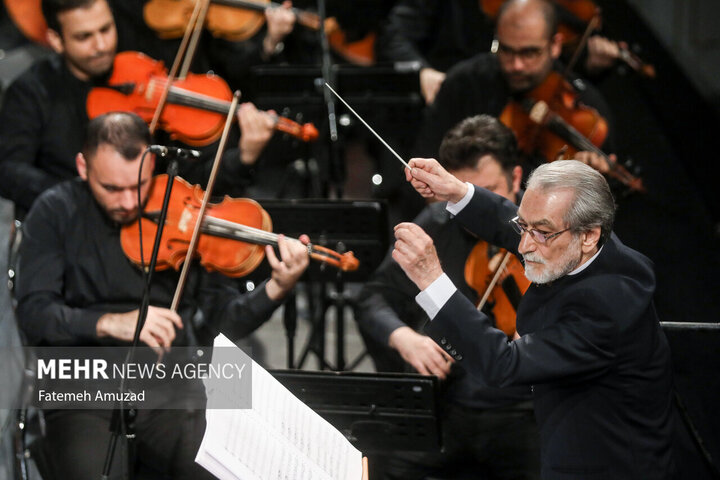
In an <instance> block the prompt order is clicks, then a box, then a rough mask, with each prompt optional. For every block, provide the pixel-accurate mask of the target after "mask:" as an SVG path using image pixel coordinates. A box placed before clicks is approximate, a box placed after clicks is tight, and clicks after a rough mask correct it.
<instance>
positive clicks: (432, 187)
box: [405, 158, 468, 203]
mask: <svg viewBox="0 0 720 480" xmlns="http://www.w3.org/2000/svg"><path fill="white" fill-rule="evenodd" d="M408 165H409V166H410V168H409V169H407V168H406V169H405V179H406V180H407V181H408V182H410V183H411V184H412V186H413V188H414V189H415V190H417V192H418V193H419V194H420V195H422V196H423V197H425V198H431V199H435V200H440V201H449V202H454V203H457V202H459V201H460V200H462V198H463V197H464V196H465V194H466V193H467V189H468V186H467V184H465V183H464V182H462V181H460V180H458V179H457V178H456V177H455V176H454V175H453V174H451V173H450V172H448V171H447V170H445V169H444V168H443V167H442V165H440V163H438V161H437V160H435V159H434V158H413V159H411V160H410V162H408Z"/></svg>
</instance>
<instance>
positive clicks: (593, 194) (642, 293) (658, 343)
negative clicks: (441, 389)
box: [392, 158, 676, 480]
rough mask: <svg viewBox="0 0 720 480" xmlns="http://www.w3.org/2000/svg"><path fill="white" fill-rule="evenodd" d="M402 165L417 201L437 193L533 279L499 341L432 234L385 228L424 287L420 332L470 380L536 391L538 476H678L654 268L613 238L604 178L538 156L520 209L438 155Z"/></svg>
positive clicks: (397, 256) (621, 479)
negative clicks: (511, 332)
mask: <svg viewBox="0 0 720 480" xmlns="http://www.w3.org/2000/svg"><path fill="white" fill-rule="evenodd" d="M409 166H410V170H406V179H407V180H408V181H410V182H411V183H412V185H413V187H414V188H415V189H416V190H417V191H418V192H419V193H420V194H421V195H422V196H423V197H425V198H428V199H432V198H435V199H438V200H446V201H447V202H448V204H447V205H448V206H447V208H448V211H449V212H451V213H453V214H454V215H455V217H454V219H453V221H456V222H459V223H461V224H462V225H463V226H464V227H465V228H468V229H470V230H471V231H472V232H474V233H475V234H477V235H482V236H486V237H487V238H493V239H496V241H497V242H499V243H500V244H501V245H503V246H504V247H505V248H507V249H508V250H510V251H512V252H513V253H515V254H517V255H521V256H522V258H523V260H524V263H525V274H526V276H527V278H528V279H530V280H531V281H532V282H533V283H532V285H531V286H530V288H528V290H527V291H526V292H525V295H523V297H522V300H521V301H520V306H519V308H518V314H517V327H518V333H519V334H520V338H518V339H516V340H514V341H512V342H508V341H507V337H506V336H505V334H504V332H501V331H499V330H497V329H495V328H493V327H492V326H491V324H490V322H489V321H488V318H487V316H486V315H483V314H482V313H479V312H477V310H476V308H475V307H474V306H473V305H472V304H471V303H470V302H468V301H467V299H465V298H463V296H462V295H458V294H457V291H456V287H455V286H454V284H453V281H452V280H450V279H449V278H448V277H447V275H445V274H444V273H443V267H442V266H441V265H440V262H439V261H438V258H437V255H436V253H435V249H434V247H433V242H432V239H431V238H430V237H429V236H428V235H427V234H425V233H424V232H423V230H422V229H421V228H420V227H418V226H417V225H414V224H411V223H403V224H400V225H397V226H396V227H395V238H396V242H395V249H394V250H393V253H392V257H393V259H394V260H395V261H397V262H398V264H399V265H400V266H401V268H402V269H403V271H405V273H406V274H407V275H408V277H409V278H410V279H411V280H412V281H413V283H414V284H415V285H416V286H417V287H418V288H419V289H420V290H421V293H420V294H419V295H418V296H417V297H416V299H417V302H418V304H419V305H421V306H422V307H423V309H424V310H425V311H426V312H427V313H428V315H429V316H430V318H431V320H430V322H428V325H427V327H426V329H425V331H426V332H427V333H428V335H429V336H430V337H432V338H433V339H434V340H435V341H437V342H439V343H440V344H444V345H449V346H450V347H449V348H450V349H451V350H453V351H456V352H457V355H459V356H461V357H462V362H463V364H464V366H465V368H466V369H467V371H468V372H469V373H470V374H471V375H473V376H474V377H475V378H476V379H477V381H479V382H484V383H485V384H487V385H491V386H511V385H532V386H533V387H532V390H533V402H534V405H535V417H536V418H537V422H538V427H539V429H540V438H541V447H542V460H541V463H542V478H546V479H559V478H567V479H578V480H580V479H588V478H593V477H595V478H613V479H618V480H634V479H638V478H643V479H656V480H660V479H671V478H676V475H675V472H673V470H674V459H673V453H672V444H673V429H674V423H675V418H674V410H673V402H672V400H673V388H672V385H673V380H672V365H671V359H670V347H669V345H668V342H667V339H666V338H665V335H664V333H663V331H662V329H661V327H660V322H659V321H658V316H657V313H656V311H655V306H654V304H653V295H654V291H655V274H654V272H653V265H652V262H651V261H650V260H649V259H648V258H647V257H645V256H644V255H642V254H640V253H639V252H636V251H634V250H632V249H630V248H628V247H627V246H625V245H624V244H623V243H622V242H621V241H620V240H619V239H618V237H617V236H616V235H615V234H614V233H613V221H614V218H615V202H614V200H613V197H612V194H611V192H610V188H609V185H608V184H607V181H606V180H605V178H604V177H603V176H602V175H600V174H599V173H598V172H597V171H595V170H593V169H592V168H590V167H588V166H587V165H583V164H582V163H580V162H576V161H572V160H569V161H568V160H566V161H557V162H553V163H548V164H543V165H541V166H539V167H538V168H537V169H535V170H534V171H533V172H532V173H531V175H530V177H529V179H528V181H527V184H526V185H527V187H526V190H525V194H524V195H523V198H522V201H521V202H520V206H519V207H518V206H516V205H514V204H512V203H510V202H508V201H507V200H506V199H504V198H502V197H501V196H499V195H495V194H494V193H492V192H489V191H487V190H485V189H482V188H478V187H476V186H473V185H470V184H467V183H464V182H462V181H460V180H458V179H457V178H456V177H455V176H453V175H451V174H449V173H448V172H447V171H446V170H445V169H444V168H443V167H442V166H440V165H439V163H438V162H437V161H436V160H433V159H421V158H413V159H411V160H410V162H409ZM630 392H632V393H630Z"/></svg>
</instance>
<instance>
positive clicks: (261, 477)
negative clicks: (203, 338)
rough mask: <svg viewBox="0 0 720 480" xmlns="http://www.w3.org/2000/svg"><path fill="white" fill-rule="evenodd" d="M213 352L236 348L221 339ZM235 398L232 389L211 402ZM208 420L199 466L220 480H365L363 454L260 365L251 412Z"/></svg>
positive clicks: (212, 414)
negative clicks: (229, 397) (224, 348)
mask: <svg viewBox="0 0 720 480" xmlns="http://www.w3.org/2000/svg"><path fill="white" fill-rule="evenodd" d="M214 346H215V347H229V346H231V347H234V344H233V343H232V342H231V341H230V340H228V339H227V338H226V337H225V336H223V335H218V337H217V338H216V339H215V343H214ZM235 348H237V347H235ZM213 358H214V355H213ZM233 394H237V392H233V391H232V388H231V387H230V388H223V390H222V391H218V390H217V389H215V390H213V391H210V390H208V398H210V396H211V395H233ZM206 418H207V428H206V430H205V436H204V438H203V441H202V444H201V446H200V450H199V451H198V454H197V456H196V458H195V461H196V462H198V463H199V464H200V465H202V466H203V467H205V468H206V469H207V470H208V471H210V472H211V473H212V474H213V475H215V476H216V477H218V478H220V479H221V480H235V479H240V480H270V479H273V480H276V479H288V480H302V479H308V480H309V479H327V480H360V478H361V476H362V455H361V453H360V452H359V451H358V450H357V449H356V448H355V447H353V446H352V444H351V443H350V442H349V441H348V440H347V439H346V438H345V437H344V436H343V435H342V434H341V433H340V432H339V431H338V430H337V429H335V427H333V426H332V425H330V424H329V423H328V422H327V421H325V420H324V419H323V418H322V417H320V416H319V415H318V414H317V413H315V412H314V411H313V410H312V409H310V407H308V406H307V405H305V404H304V403H302V402H301V401H300V400H298V399H297V398H296V397H295V396H294V395H293V394H292V393H290V391H288V390H287V389H286V388H285V387H284V386H282V385H281V384H280V383H279V382H278V381H277V380H276V379H275V378H274V377H273V376H272V375H270V374H269V373H268V372H267V371H266V370H264V369H263V368H262V367H260V366H259V365H257V364H256V363H255V362H252V408H251V409H243V410H230V409H225V410H220V409H218V410H211V409H208V410H207V412H206Z"/></svg>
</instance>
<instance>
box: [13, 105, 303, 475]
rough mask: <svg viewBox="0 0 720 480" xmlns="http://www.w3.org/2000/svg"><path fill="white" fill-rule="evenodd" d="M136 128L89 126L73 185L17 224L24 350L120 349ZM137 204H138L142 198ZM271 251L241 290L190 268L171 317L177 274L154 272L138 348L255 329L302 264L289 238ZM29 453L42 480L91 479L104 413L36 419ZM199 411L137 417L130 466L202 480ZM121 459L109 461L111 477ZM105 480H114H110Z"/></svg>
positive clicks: (111, 121)
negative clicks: (44, 467) (37, 435)
mask: <svg viewBox="0 0 720 480" xmlns="http://www.w3.org/2000/svg"><path fill="white" fill-rule="evenodd" d="M149 141H150V135H149V132H148V127H147V125H146V124H145V123H144V122H143V121H142V120H141V119H140V118H139V117H137V116H135V115H134V114H129V113H111V114H107V115H103V116H100V117H97V118H95V119H93V120H92V121H90V122H89V124H88V130H87V137H86V140H85V143H84V146H83V148H82V152H81V153H79V154H78V155H77V158H76V163H77V168H78V172H79V174H80V177H81V178H80V179H74V180H69V181H66V182H63V183H61V184H59V185H56V186H55V187H53V188H51V189H49V190H47V191H46V192H44V193H43V194H42V195H41V196H40V197H39V198H38V200H37V201H36V202H35V204H34V206H33V207H32V209H31V211H30V213H29V214H28V216H27V218H26V221H25V223H24V238H23V242H22V245H21V252H20V257H21V260H20V264H19V268H18V271H19V272H22V273H20V274H19V277H22V280H21V281H20V282H18V284H17V300H18V306H17V319H18V324H19V326H20V328H21V329H22V331H23V332H24V334H25V336H26V338H27V342H28V343H29V344H31V345H63V346H98V345H127V344H128V343H129V342H130V341H131V340H132V336H133V331H134V328H135V325H136V323H137V314H138V311H137V307H138V305H139V303H140V299H141V297H142V292H143V284H144V279H143V272H142V270H141V269H140V268H139V267H137V266H135V264H134V263H132V262H131V261H130V260H129V259H128V258H127V257H126V256H125V253H124V252H123V250H122V248H121V243H120V230H121V227H122V225H123V224H127V223H128V222H133V221H135V220H136V218H137V216H138V213H139V205H138V202H137V179H138V168H139V165H140V158H141V156H142V153H143V151H144V150H145V148H146V147H147V146H148V142H149ZM152 164H153V161H152V160H150V161H147V160H146V162H145V164H144V167H143V171H142V182H141V195H142V196H143V197H144V198H146V197H147V194H148V189H149V187H150V182H151V181H152V171H153V165H152ZM143 202H144V200H143ZM278 243H279V251H280V255H279V257H277V256H276V255H275V254H274V253H273V251H272V250H271V249H270V247H267V249H266V254H267V257H268V261H269V262H270V266H271V268H272V277H271V278H270V279H268V280H267V281H265V282H263V283H262V284H261V285H259V286H258V287H257V288H255V289H254V290H252V291H250V292H244V293H241V292H239V291H238V289H237V287H236V286H235V283H231V281H230V279H228V278H226V277H223V276H221V275H219V274H218V273H208V272H206V271H204V270H202V269H201V268H200V266H199V264H193V266H192V268H191V270H190V275H189V277H188V282H187V286H186V288H185V290H184V294H183V296H182V300H181V301H180V305H179V307H178V308H177V311H174V310H170V309H169V308H168V306H169V305H170V302H171V299H172V297H173V293H174V290H175V287H176V284H177V282H178V277H179V274H178V272H176V271H175V270H164V271H158V272H155V275H154V277H153V288H152V290H151V298H150V305H151V306H150V310H149V312H148V317H147V322H146V323H145V325H144V328H143V329H142V331H141V333H140V341H141V343H142V344H143V345H146V346H153V347H159V348H163V349H169V348H170V347H171V346H192V345H211V342H212V338H214V337H215V335H216V334H217V333H218V332H219V331H222V332H223V333H225V334H226V335H227V336H228V337H229V338H231V339H233V340H237V339H239V338H241V337H243V336H245V335H247V334H249V333H250V332H252V331H253V330H254V329H255V328H257V327H259V326H260V325H261V324H262V323H263V322H265V321H266V320H267V319H268V318H269V317H270V315H271V313H272V312H273V311H274V310H275V309H276V308H277V307H278V306H279V305H280V303H281V302H282V299H283V297H284V296H285V295H286V294H287V293H288V292H289V291H290V290H291V289H292V288H293V287H294V285H295V283H296V282H297V280H298V278H299V277H300V275H301V274H302V273H303V271H304V270H305V268H306V267H307V265H308V253H307V248H306V247H305V245H302V244H301V243H300V242H289V241H285V240H284V239H282V238H280V239H279V240H278ZM46 420H47V435H46V436H45V437H44V438H43V439H42V445H41V448H42V450H43V452H44V453H45V454H46V455H47V458H48V459H49V464H50V465H49V466H50V467H51V468H52V470H53V474H54V475H53V478H73V479H79V480H90V479H96V478H99V477H100V473H101V471H102V466H103V465H102V464H103V459H104V454H105V452H106V448H107V442H108V440H109V436H108V425H109V420H110V412H109V411H99V410H84V411H75V410H53V411H48V412H46ZM203 429H204V412H202V411H185V410H140V411H139V414H138V417H137V420H136V434H137V446H138V449H139V452H138V459H139V460H138V461H139V462H140V463H142V464H143V465H144V466H147V467H148V468H150V470H154V471H159V472H160V474H162V476H163V478H167V477H168V476H170V478H174V479H205V478H208V479H210V478H214V477H213V476H212V475H210V474H209V473H208V472H206V471H205V470H204V469H202V468H200V467H198V466H197V465H196V464H195V462H194V458H195V454H196V452H197V448H198V446H199V444H200V440H201V439H202V434H203ZM122 464H123V462H121V461H116V462H113V467H114V468H115V467H118V470H113V472H117V471H119V468H120V467H122ZM113 478H115V477H114V476H113Z"/></svg>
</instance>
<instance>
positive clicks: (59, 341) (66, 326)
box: [17, 179, 279, 346]
mask: <svg viewBox="0 0 720 480" xmlns="http://www.w3.org/2000/svg"><path fill="white" fill-rule="evenodd" d="M119 232H120V226H119V225H117V224H115V223H114V222H112V221H111V220H110V219H109V218H108V217H107V216H106V215H105V213H104V211H103V210H102V208H101V207H100V206H99V205H98V204H97V202H96V201H95V199H94V197H93V196H92V193H91V192H90V189H89V188H88V186H87V184H86V183H85V182H82V181H80V180H79V179H77V180H73V181H68V182H64V183H62V184H60V185H57V186H56V187H53V188H51V189H50V190H48V191H46V192H45V193H44V194H43V195H41V196H40V197H39V198H38V201H37V202H36V204H35V206H34V207H33V209H32V210H31V211H30V213H29V214H28V216H27V219H26V221H25V223H24V225H23V234H24V236H23V242H22V245H21V249H20V261H19V277H18V283H17V299H18V307H17V317H18V323H19V325H20V328H21V329H22V330H23V332H24V333H25V335H26V336H27V341H28V342H29V343H30V344H35V345H37V344H39V345H98V344H102V343H108V341H106V340H107V339H99V338H98V337H97V334H96V324H97V321H98V319H99V318H100V317H101V316H102V315H103V314H105V313H108V312H128V311H131V310H134V309H136V308H138V306H139V303H140V299H141V296H142V291H143V276H142V272H141V270H140V269H139V268H138V267H136V266H135V265H133V264H132V263H131V262H130V260H128V259H127V257H126V256H125V254H124V253H123V251H122V248H121V245H120V235H119ZM177 279H178V273H177V272H175V271H173V270H165V271H160V272H155V275H154V278H153V286H152V290H151V300H150V305H154V306H159V307H165V308H167V307H168V306H169V305H170V303H171V301H172V297H173V295H174V292H175V286H176V285H177ZM278 305H279V303H278V302H274V301H272V300H270V299H269V298H268V297H267V294H266V293H265V288H264V284H263V285H260V286H258V287H257V288H256V289H254V290H253V291H252V292H249V293H246V294H243V295H241V294H240V293H239V292H238V290H237V288H236V287H235V285H234V284H233V282H232V281H231V280H230V279H227V278H225V277H222V276H221V275H219V274H209V273H207V272H205V271H203V270H201V269H200V267H199V266H197V265H194V268H193V269H192V270H191V274H190V276H189V279H188V283H187V286H186V287H185V290H184V293H183V296H182V300H181V302H180V306H179V308H178V313H179V314H180V315H181V317H182V319H183V323H184V325H185V328H184V329H182V330H178V331H177V337H176V339H175V341H174V342H173V344H174V345H180V346H182V345H193V344H196V343H199V344H207V342H209V341H210V340H211V339H212V338H213V337H214V336H215V334H217V332H218V331H223V332H224V333H225V334H226V335H227V336H228V337H230V338H239V337H241V336H244V335H247V334H248V333H250V332H251V331H252V330H254V329H255V328H257V327H258V326H260V325H261V324H262V323H263V322H264V321H265V320H266V319H267V318H268V317H269V316H270V314H271V313H272V311H273V310H274V309H275V308H276V307H277V306H278Z"/></svg>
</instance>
